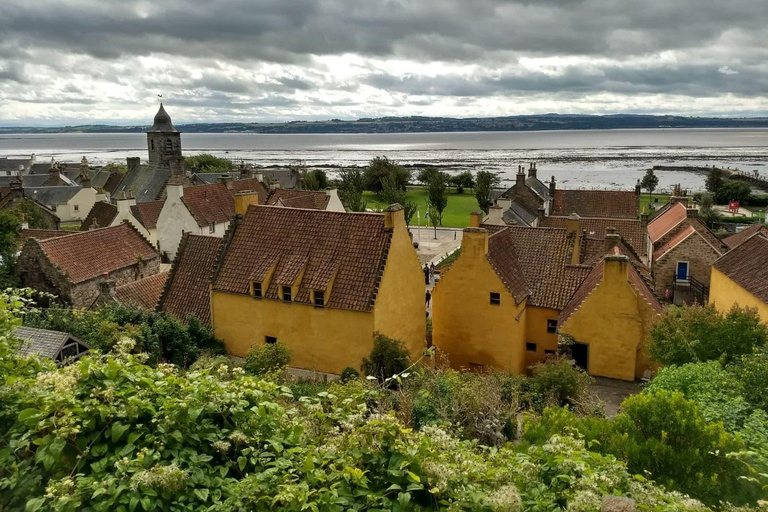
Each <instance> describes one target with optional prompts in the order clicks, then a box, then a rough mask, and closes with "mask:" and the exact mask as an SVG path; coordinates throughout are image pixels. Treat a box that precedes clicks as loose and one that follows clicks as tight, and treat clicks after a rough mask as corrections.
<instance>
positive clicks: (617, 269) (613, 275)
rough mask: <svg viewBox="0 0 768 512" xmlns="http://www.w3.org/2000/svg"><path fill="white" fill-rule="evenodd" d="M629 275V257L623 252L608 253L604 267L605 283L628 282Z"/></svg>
mask: <svg viewBox="0 0 768 512" xmlns="http://www.w3.org/2000/svg"><path fill="white" fill-rule="evenodd" d="M628 277H629V258H628V257H626V256H625V255H623V254H607V255H606V256H605V267H604V268H603V283H608V284H610V283H614V282H617V283H623V284H626V282H627V278H628Z"/></svg>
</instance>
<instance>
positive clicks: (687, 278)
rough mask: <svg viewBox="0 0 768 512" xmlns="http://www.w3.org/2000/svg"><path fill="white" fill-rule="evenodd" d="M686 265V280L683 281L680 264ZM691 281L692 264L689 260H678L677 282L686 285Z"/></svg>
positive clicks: (676, 264) (676, 267) (676, 268)
mask: <svg viewBox="0 0 768 512" xmlns="http://www.w3.org/2000/svg"><path fill="white" fill-rule="evenodd" d="M681 263H684V264H685V278H683V279H681V278H680V277H679V276H680V264H681ZM690 280H691V262H690V261H687V260H677V261H676V262H675V281H677V282H681V283H685V282H687V281H690Z"/></svg>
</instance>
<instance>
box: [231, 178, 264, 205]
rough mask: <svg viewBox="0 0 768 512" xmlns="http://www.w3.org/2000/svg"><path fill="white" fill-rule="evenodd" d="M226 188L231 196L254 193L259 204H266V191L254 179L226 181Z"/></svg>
mask: <svg viewBox="0 0 768 512" xmlns="http://www.w3.org/2000/svg"><path fill="white" fill-rule="evenodd" d="M227 187H228V188H229V190H231V191H232V193H233V194H236V193H238V192H256V193H257V195H258V196H259V204H266V203H267V195H268V192H267V189H265V188H264V185H262V184H261V182H260V181H259V180H257V179H256V178H246V179H244V180H234V181H228V182H227Z"/></svg>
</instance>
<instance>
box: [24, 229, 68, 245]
mask: <svg viewBox="0 0 768 512" xmlns="http://www.w3.org/2000/svg"><path fill="white" fill-rule="evenodd" d="M71 234H72V231H64V230H58V229H22V230H21V236H20V237H19V245H24V242H26V241H27V240H28V239H30V238H37V239H38V240H47V239H49V238H56V237H58V236H67V235H71Z"/></svg>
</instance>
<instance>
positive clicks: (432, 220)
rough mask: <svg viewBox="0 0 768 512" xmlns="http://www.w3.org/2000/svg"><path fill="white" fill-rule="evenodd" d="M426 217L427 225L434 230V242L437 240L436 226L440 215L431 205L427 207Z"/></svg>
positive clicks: (438, 223)
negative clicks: (427, 219)
mask: <svg viewBox="0 0 768 512" xmlns="http://www.w3.org/2000/svg"><path fill="white" fill-rule="evenodd" d="M427 217H428V218H429V225H430V226H432V227H433V228H434V229H435V240H437V226H439V225H440V214H439V213H438V211H437V209H436V208H435V207H434V206H432V205H429V204H428V205H427Z"/></svg>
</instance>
